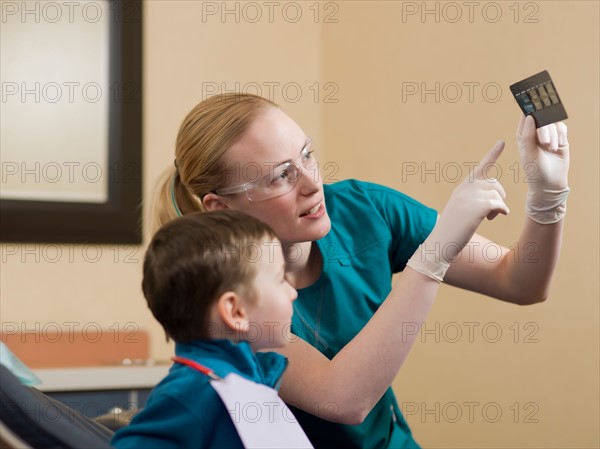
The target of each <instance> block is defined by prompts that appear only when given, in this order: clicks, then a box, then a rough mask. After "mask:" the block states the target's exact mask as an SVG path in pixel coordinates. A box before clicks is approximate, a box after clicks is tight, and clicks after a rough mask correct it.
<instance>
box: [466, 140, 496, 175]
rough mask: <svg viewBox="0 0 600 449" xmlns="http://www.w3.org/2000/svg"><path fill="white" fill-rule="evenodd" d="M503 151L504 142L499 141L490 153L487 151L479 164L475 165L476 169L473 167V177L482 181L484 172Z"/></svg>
mask: <svg viewBox="0 0 600 449" xmlns="http://www.w3.org/2000/svg"><path fill="white" fill-rule="evenodd" d="M503 150H504V141H503V140H499V141H498V142H496V143H495V144H494V146H493V147H492V148H491V149H490V151H488V152H487V154H486V155H485V156H483V159H481V160H480V161H479V164H478V165H477V167H475V170H473V175H474V177H475V179H484V176H483V175H484V173H485V171H486V170H487V168H488V167H489V166H490V165H493V164H494V163H495V162H496V161H497V160H498V157H500V155H501V154H502V151H503Z"/></svg>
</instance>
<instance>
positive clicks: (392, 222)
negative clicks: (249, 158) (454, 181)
mask: <svg viewBox="0 0 600 449" xmlns="http://www.w3.org/2000/svg"><path fill="white" fill-rule="evenodd" d="M324 190H325V204H326V206H327V212H328V214H329V217H330V218H331V231H330V232H329V233H328V234H327V235H326V236H325V237H323V238H322V239H321V240H319V241H317V245H318V247H319V249H320V251H321V254H322V255H323V270H322V273H321V276H320V278H319V279H318V281H317V282H316V283H315V284H313V285H311V286H309V287H307V288H303V289H300V290H299V291H298V299H297V300H296V301H295V302H294V316H293V320H292V332H293V333H294V334H295V335H297V336H298V337H300V338H302V339H303V340H305V341H307V342H308V343H310V344H311V345H312V346H314V347H315V348H317V349H318V350H319V351H320V352H321V353H323V354H324V355H325V356H327V357H328V358H329V359H332V358H333V357H334V356H335V355H336V354H337V353H338V352H339V351H340V350H341V349H342V348H343V347H344V346H345V345H346V344H347V343H348V342H350V340H352V339H353V338H354V336H355V335H356V334H358V333H359V332H360V330H361V329H362V328H363V326H364V325H365V324H366V323H367V322H368V321H369V319H370V318H371V317H372V316H373V314H374V313H375V311H376V310H377V309H378V308H379V306H380V305H381V303H382V302H383V301H384V300H385V298H386V297H387V295H388V294H389V292H390V291H391V278H392V274H393V273H396V272H399V271H402V270H403V269H404V267H405V266H406V262H407V261H408V259H409V258H410V256H412V254H413V253H414V252H415V251H416V249H417V247H418V246H419V244H421V243H422V242H423V241H424V240H425V238H426V237H427V236H428V235H429V233H430V232H431V230H432V229H433V226H434V225H435V222H436V219H437V212H436V211H435V210H433V209H430V208H428V207H426V206H424V205H423V204H421V203H419V202H418V201H415V200H414V199H412V198H410V197H408V196H406V195H404V194H403V193H400V192H398V191H395V190H393V189H390V188H387V187H384V186H380V185H376V184H371V183H366V182H361V181H356V180H347V181H341V182H338V183H335V184H328V185H325V186H324ZM399 318H400V317H399ZM332 407H335V405H334V404H332ZM291 409H292V410H293V413H294V415H295V416H296V417H297V419H298V421H299V423H300V425H301V426H302V428H303V429H304V431H305V432H306V434H307V435H308V437H309V439H310V440H311V442H312V443H313V445H314V446H315V448H335V447H340V448H362V449H370V448H418V447H419V446H418V444H417V443H416V442H415V440H414V439H413V437H412V435H411V431H410V429H409V427H408V425H407V423H406V421H405V420H404V417H403V416H402V413H401V412H400V408H399V407H398V403H397V401H396V398H395V396H394V393H393V391H392V389H391V388H388V389H387V391H386V393H385V394H384V395H383V397H382V398H381V399H380V400H379V402H378V403H377V404H376V405H375V407H374V408H373V410H371V412H370V413H369V414H368V416H367V417H366V419H365V420H364V421H363V423H362V424H359V425H353V426H351V425H345V424H339V423H334V422H330V421H327V420H326V419H321V418H319V417H316V416H314V415H312V414H310V413H306V412H304V411H302V410H299V409H297V408H293V407H292V408H291ZM325 418H326V417H325Z"/></svg>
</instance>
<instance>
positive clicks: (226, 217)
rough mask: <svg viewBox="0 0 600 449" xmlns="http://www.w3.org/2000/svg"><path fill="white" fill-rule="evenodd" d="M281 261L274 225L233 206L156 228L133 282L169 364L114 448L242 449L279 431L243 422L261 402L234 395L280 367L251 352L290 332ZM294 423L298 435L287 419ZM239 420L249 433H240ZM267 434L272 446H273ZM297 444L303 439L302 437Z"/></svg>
mask: <svg viewBox="0 0 600 449" xmlns="http://www.w3.org/2000/svg"><path fill="white" fill-rule="evenodd" d="M284 264H285V262H284V259H283V253H282V249H281V244H280V243H279V241H278V240H277V238H276V236H275V234H274V232H273V230H272V229H271V228H269V227H268V226H267V225H265V224H263V223H262V222H260V221H258V220H256V219H254V218H252V217H250V216H248V215H246V214H243V213H241V212H236V211H231V210H224V211H216V212H207V213H194V214H189V215H185V216H183V217H180V218H178V219H176V220H174V221H172V222H170V223H168V224H167V225H165V226H164V227H163V228H161V229H160V230H159V231H158V232H157V233H156V235H155V236H154V237H153V239H152V241H151V242H150V245H149V247H148V250H147V252H146V257H145V259H144V279H143V281H142V289H143V291H144V296H145V297H146V300H147V302H148V306H149V308H150V310H151V311H152V313H153V315H154V316H155V317H156V319H157V320H158V321H159V322H160V323H161V324H162V326H163V328H164V329H165V332H166V334H167V337H170V338H172V339H173V340H175V343H176V344H175V353H176V357H174V358H173V360H174V361H175V362H176V363H175V364H174V365H173V367H172V368H171V369H170V371H169V374H168V375H167V376H166V377H165V378H164V379H163V380H162V381H161V382H160V383H159V384H158V385H157V386H156V387H155V388H154V390H153V391H152V393H151V394H150V397H149V398H148V402H147V404H146V407H145V408H144V409H143V410H141V411H140V412H139V413H138V414H137V415H136V417H135V418H134V419H133V421H132V422H131V424H130V425H129V426H127V427H125V428H123V429H121V430H119V431H118V432H117V433H116V434H115V436H114V438H113V440H112V444H113V445H114V446H115V447H117V448H119V449H121V448H144V449H149V448H159V447H160V448H176V447H178V448H241V447H244V444H247V445H252V444H255V445H256V444H260V445H262V444H263V442H264V441H265V440H264V438H267V440H268V439H269V438H271V437H270V435H275V433H277V431H280V430H281V428H279V429H274V430H275V433H271V431H264V428H259V427H256V426H255V427H254V428H252V426H253V425H254V424H255V423H256V420H257V416H258V413H259V414H263V413H264V410H262V411H261V410H260V407H259V405H260V404H259V402H260V401H259V400H252V401H250V402H248V399H247V398H246V399H244V398H243V397H242V396H244V395H245V394H246V393H249V394H250V395H252V394H254V392H255V390H256V391H262V390H260V389H261V388H262V389H264V390H269V391H272V390H270V389H267V388H265V387H264V386H265V385H266V386H267V387H271V388H276V387H277V386H278V384H279V381H280V378H281V376H282V374H283V371H284V370H285V367H286V366H287V359H286V358H285V357H283V356H281V355H279V354H276V353H274V352H256V351H258V350H260V349H264V348H274V347H281V346H284V345H285V344H286V343H287V341H289V338H290V333H289V329H290V323H291V319H292V302H293V301H294V299H296V297H297V292H296V290H295V289H294V288H293V287H291V286H290V285H289V284H288V283H287V281H286V280H285V278H284V272H285V271H284V269H285V266H284ZM232 373H234V374H236V375H238V376H241V377H242V378H243V379H241V380H240V379H239V378H238V377H237V376H234V375H233V374H232ZM228 375H230V376H228ZM232 379H233V380H235V379H237V380H240V381H243V382H245V383H244V385H243V386H242V387H241V388H242V390H239V389H238V390H236V391H237V393H231V392H230V394H229V396H231V394H235V395H236V396H235V397H234V399H235V400H236V401H237V402H235V403H232V402H229V403H227V402H226V401H227V400H228V399H227V391H226V390H227V389H228V388H230V387H228V385H229V384H228V382H230V381H231V380H232ZM248 380H249V381H251V382H247V381H248ZM258 384H263V385H258ZM238 387H239V385H238ZM231 388H232V387H231ZM224 390H225V393H223V391H224ZM231 391H233V390H231ZM240 391H243V392H244V394H240V393H239V392H240ZM274 396H275V397H276V398H277V399H279V398H278V396H277V395H276V393H274ZM257 397H258V396H257ZM229 400H231V398H230V397H229ZM244 401H246V402H244ZM279 401H280V400H279ZM267 402H268V401H267ZM269 404H270V402H269ZM281 404H282V403H281ZM257 407H258V408H257ZM270 407H271V409H270V413H272V414H282V413H283V414H284V418H286V419H285V420H286V421H290V419H289V417H292V418H293V415H291V412H290V411H289V409H286V410H281V409H279V410H277V409H274V408H273V406H272V405H271V406H270ZM257 412H258V413H257ZM270 418H271V420H272V418H273V416H271V417H270ZM263 421H264V420H263ZM280 421H281V420H280ZM240 425H241V426H242V427H244V426H246V429H245V430H244V429H241V428H240ZM293 425H294V426H296V427H297V430H299V431H300V433H302V432H301V429H300V428H299V426H298V425H297V423H295V420H294V424H293ZM248 427H249V432H250V433H252V434H253V435H250V436H249V437H248V438H244V436H243V432H244V431H245V432H248ZM261 429H262V430H261ZM257 432H258V433H262V434H263V435H257ZM302 435H304V434H303V433H302ZM256 437H258V438H263V440H260V441H262V442H257V440H256V439H253V438H256ZM272 438H274V440H273V442H274V446H279V445H280V444H281V440H279V441H276V438H275V437H272ZM304 438H306V437H305V436H304ZM286 441H287V440H286ZM242 442H244V443H242ZM305 443H306V445H304V446H303V447H311V446H310V443H309V442H308V439H306V440H305ZM266 444H267V445H269V444H270V443H269V441H267V443H266ZM300 446H302V443H301V444H300ZM296 447H299V446H297V445H296Z"/></svg>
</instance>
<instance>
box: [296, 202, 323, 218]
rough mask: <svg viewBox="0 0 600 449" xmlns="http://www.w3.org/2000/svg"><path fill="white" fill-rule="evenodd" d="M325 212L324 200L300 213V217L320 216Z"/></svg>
mask: <svg viewBox="0 0 600 449" xmlns="http://www.w3.org/2000/svg"><path fill="white" fill-rule="evenodd" d="M324 213H325V207H324V206H323V202H320V203H319V204H317V205H316V206H314V207H313V208H311V209H309V210H307V211H306V212H304V213H303V214H302V215H300V217H301V218H319V217H322V216H323V214H324Z"/></svg>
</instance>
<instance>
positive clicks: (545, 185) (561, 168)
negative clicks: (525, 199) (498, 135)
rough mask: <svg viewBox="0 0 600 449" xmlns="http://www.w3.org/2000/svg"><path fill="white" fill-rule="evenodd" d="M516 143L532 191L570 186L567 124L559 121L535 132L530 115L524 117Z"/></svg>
mask: <svg viewBox="0 0 600 449" xmlns="http://www.w3.org/2000/svg"><path fill="white" fill-rule="evenodd" d="M517 143H518V146H519V154H520V158H521V164H522V165H523V170H524V171H525V181H526V182H527V183H528V185H529V191H530V192H532V193H536V192H543V191H544V190H556V191H558V190H563V189H565V188H567V187H568V180H567V177H568V172H569V142H568V140H567V125H565V124H564V123H563V122H558V123H553V124H551V125H546V126H543V127H541V128H538V129H537V130H536V128H535V121H534V119H533V117H532V116H531V115H529V116H527V117H525V116H521V120H520V121H519V126H518V127H517Z"/></svg>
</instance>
